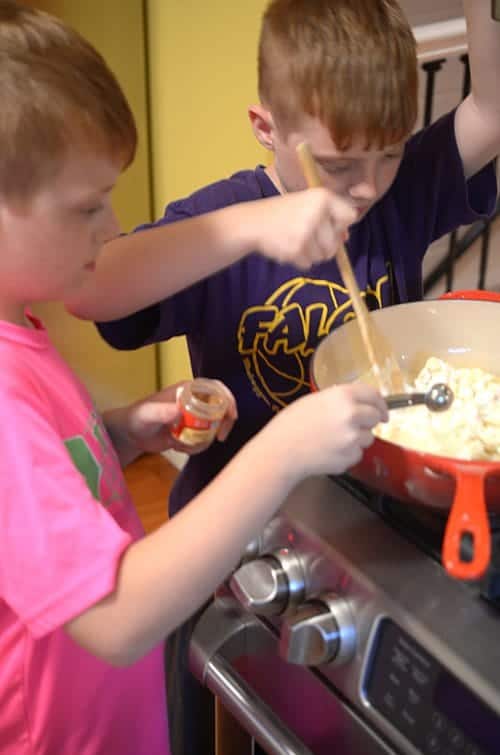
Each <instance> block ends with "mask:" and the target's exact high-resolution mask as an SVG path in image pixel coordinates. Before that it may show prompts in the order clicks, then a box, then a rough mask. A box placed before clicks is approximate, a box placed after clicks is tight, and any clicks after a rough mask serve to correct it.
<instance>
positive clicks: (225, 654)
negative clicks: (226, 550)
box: [190, 597, 396, 755]
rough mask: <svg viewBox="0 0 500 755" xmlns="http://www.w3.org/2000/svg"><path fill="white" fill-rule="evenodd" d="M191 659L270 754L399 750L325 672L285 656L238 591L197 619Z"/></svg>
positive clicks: (354, 754) (370, 754)
mask: <svg viewBox="0 0 500 755" xmlns="http://www.w3.org/2000/svg"><path fill="white" fill-rule="evenodd" d="M190 667H191V671H192V672H193V673H194V675H195V676H196V677H197V678H198V679H199V680H200V681H201V682H202V683H203V684H205V685H206V686H207V687H208V688H209V689H210V690H211V691H212V693H213V694H214V695H215V696H216V697H217V698H218V699H219V701H220V702H221V704H222V705H223V706H224V708H225V709H226V710H228V711H229V712H230V713H231V714H232V715H233V716H234V717H235V719H236V720H237V721H238V722H239V724H240V725H241V726H242V728H243V729H244V730H245V731H246V732H248V734H249V735H250V737H252V738H253V739H254V740H255V741H256V742H258V743H259V745H260V746H261V747H262V748H263V749H264V751H265V752H266V753H268V755H335V754H336V753H338V754H339V755H340V754H341V755H360V753H363V755H396V751H395V750H394V749H392V748H391V747H390V746H389V745H388V744H386V743H385V742H384V741H383V740H382V739H381V738H380V737H379V735H378V734H377V733H376V732H375V731H373V730H371V729H370V728H369V727H368V726H367V725H366V724H365V722H364V721H363V720H362V719H361V718H360V717H359V716H358V715H357V714H356V712H355V711H353V710H352V709H351V708H349V707H348V706H346V705H345V704H344V702H343V701H342V700H341V698H340V697H339V696H338V693H337V692H336V691H335V690H334V689H333V687H332V686H331V685H330V684H329V683H328V681H327V680H326V679H324V678H322V677H321V675H320V674H319V673H317V672H316V671H314V670H312V669H310V668H307V667H302V666H296V665H291V664H289V663H286V662H285V661H284V660H282V659H281V657H280V656H279V653H278V639H277V637H276V635H275V634H274V633H273V632H272V631H271V630H270V629H269V628H268V627H267V625H265V624H264V623H263V622H262V621H260V620H259V619H257V618H256V617H255V616H253V615H251V614H248V613H246V612H244V611H243V610H242V609H241V608H240V607H239V605H238V603H237V602H236V601H235V600H233V599H232V598H230V597H223V598H217V599H216V600H215V601H214V602H213V603H212V604H211V605H210V606H209V607H208V608H207V610H206V611H205V613H204V614H203V615H202V617H201V618H200V620H199V622H198V623H197V625H196V627H195V630H194V632H193V636H192V639H191V645H190Z"/></svg>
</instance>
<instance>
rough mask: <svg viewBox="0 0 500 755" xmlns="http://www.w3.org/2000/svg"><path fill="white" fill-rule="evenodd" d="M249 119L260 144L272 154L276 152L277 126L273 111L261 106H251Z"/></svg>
mask: <svg viewBox="0 0 500 755" xmlns="http://www.w3.org/2000/svg"><path fill="white" fill-rule="evenodd" d="M248 117H249V118H250V124H251V126H252V131H253V132H254V134H255V138H256V139H257V141H258V142H259V144H261V145H262V146H263V147H264V149H268V150H270V151H271V152H272V151H273V150H274V131H275V125H274V119H273V116H272V114H271V111H270V110H268V109H267V108H266V107H264V105H261V104H258V105H250V107H249V108H248Z"/></svg>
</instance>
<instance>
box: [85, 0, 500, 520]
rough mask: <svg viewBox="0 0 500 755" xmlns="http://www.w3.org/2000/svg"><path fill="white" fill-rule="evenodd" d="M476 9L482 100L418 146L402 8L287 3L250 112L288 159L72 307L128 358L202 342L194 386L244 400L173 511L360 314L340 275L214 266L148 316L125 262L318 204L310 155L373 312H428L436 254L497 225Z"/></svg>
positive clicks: (220, 190) (495, 38)
mask: <svg viewBox="0 0 500 755" xmlns="http://www.w3.org/2000/svg"><path fill="white" fill-rule="evenodd" d="M464 5H465V12H466V17H467V22H468V41H469V55H470V63H471V73H472V88H471V93H470V95H469V96H468V97H467V99H466V100H465V101H464V102H462V103H461V104H460V105H459V107H458V108H457V109H456V110H454V111H453V112H451V113H449V114H448V115H446V116H444V117H443V118H442V119H440V120H439V121H438V122H437V123H435V124H433V125H432V126H430V127H429V128H427V129H424V130H423V131H420V132H418V133H417V134H415V135H414V136H410V134H411V133H412V130H413V128H414V125H415V121H416V117H417V61H416V50H415V41H414V38H413V35H412V32H411V29H410V28H409V26H408V24H407V22H406V19H405V18H404V16H403V14H402V11H401V9H400V8H399V5H398V3H397V1H396V0H371V1H370V2H366V0H272V1H271V2H270V4H269V6H268V8H267V11H266V13H265V15H264V19H263V25H262V31H261V36H260V44H259V95H260V103H259V104H257V105H254V106H252V107H250V109H249V115H250V120H251V123H252V127H253V130H254V133H255V135H256V138H257V139H258V141H259V142H260V143H261V144H262V145H263V146H264V147H265V148H267V149H268V150H270V151H271V152H272V153H273V160H272V163H271V165H270V166H269V167H267V168H263V167H260V166H259V167H257V168H256V169H255V170H247V171H242V172H240V173H237V174H235V175H234V176H232V177H231V178H229V179H226V180H222V181H219V182H217V183H215V184H212V185H210V186H207V187H205V188H202V189H200V190H199V191H196V192H195V193H194V194H192V195H191V196H190V197H187V198H186V199H182V200H179V201H176V202H172V203H171V204H170V205H169V206H168V207H167V208H166V211H165V215H164V217H163V218H161V219H160V220H159V221H158V222H157V223H155V224H153V226H143V227H142V229H146V228H148V229H151V228H153V230H148V231H147V232H146V233H138V234H135V235H134V236H131V237H128V238H126V239H122V240H120V241H118V242H114V243H113V244H111V245H110V248H109V252H110V255H109V257H110V260H111V259H112V257H113V253H114V256H115V259H116V260H120V261H121V262H122V268H121V270H119V269H118V266H115V265H112V264H110V266H109V268H108V270H109V273H110V285H111V281H113V282H114V283H117V281H118V283H117V288H116V291H117V293H116V295H115V296H114V298H112V297H110V298H106V301H105V302H100V303H99V302H96V301H95V298H94V299H93V297H92V294H91V293H89V298H88V299H87V300H84V299H81V300H80V301H78V302H73V303H72V305H71V306H72V308H73V310H74V311H75V312H76V313H81V314H84V315H85V316H88V317H92V318H93V319H97V320H100V321H101V322H100V323H99V325H98V327H99V330H100V332H101V334H102V336H103V337H104V338H105V339H106V340H107V341H108V343H110V344H111V345H113V346H114V347H116V348H120V349H135V348H139V347H140V346H142V345H144V344H150V343H155V342H159V341H163V340H167V339H168V338H171V337H172V336H177V335H186V336H187V342H188V347H189V352H190V357H191V363H192V368H193V372H194V374H195V375H203V376H207V377H218V378H220V379H222V380H224V382H226V383H227V385H228V386H229V387H230V388H231V390H232V391H233V393H234V395H235V397H236V400H237V403H238V412H239V421H238V423H237V424H236V425H235V428H234V429H233V431H232V433H231V435H230V436H229V438H228V439H227V440H226V442H225V443H224V444H215V445H214V446H212V447H211V448H210V449H209V450H208V451H207V453H205V454H203V455H200V456H194V457H191V458H190V459H189V461H188V463H187V465H186V466H185V468H184V470H183V471H182V473H181V474H180V476H179V478H178V480H177V482H176V485H175V487H174V490H173V492H172V495H171V498H170V513H171V514H174V513H176V512H177V511H179V510H180V509H181V508H182V507H183V506H184V504H185V503H186V502H187V501H188V500H189V499H190V498H191V497H192V496H193V494H195V493H196V492H197V491H198V490H200V489H201V488H202V487H203V486H204V485H206V484H207V483H208V482H209V481H210V479H212V477H213V476H214V474H215V473H216V471H217V469H221V468H222V467H223V466H224V465H225V464H226V463H227V462H228V461H229V459H230V458H231V457H232V456H233V455H234V453H235V452H236V451H237V449H238V448H240V446H241V445H242V444H243V443H244V442H245V441H246V440H248V438H250V437H251V436H252V435H254V434H255V432H257V431H258V430H259V428H261V427H262V426H263V425H264V424H265V423H266V422H268V420H269V419H270V418H271V417H272V416H273V415H274V414H275V413H276V412H277V411H279V410H280V409H281V408H282V407H284V406H286V405H287V404H289V403H290V402H291V401H293V400H295V399H296V398H298V397H299V396H302V395H303V394H305V393H307V392H308V391H309V374H308V372H309V360H310V357H311V354H312V353H313V351H314V348H315V346H316V345H317V343H318V342H319V340H320V339H321V338H322V337H323V336H324V335H326V334H327V333H329V332H330V331H331V330H332V329H333V328H335V327H338V326H339V325H341V324H342V323H343V322H345V321H346V320H347V319H349V318H351V317H353V312H352V307H351V302H350V301H349V297H348V295H347V292H346V290H345V287H344V286H343V283H342V280H341V278H340V275H339V271H338V268H337V265H336V262H335V260H332V261H329V262H326V263H321V264H318V265H315V266H314V267H313V268H312V269H311V270H309V271H308V272H307V274H304V273H303V272H301V271H300V270H297V268H296V267H294V266H293V264H277V263H276V262H274V261H271V260H267V259H264V258H262V257H261V256H259V255H258V254H251V255H249V256H248V257H246V258H245V259H243V260H242V261H240V262H238V263H236V264H229V265H228V266H226V267H225V269H222V270H221V271H220V272H217V273H215V274H212V275H209V274H208V273H209V272H212V270H213V269H214V268H215V263H213V262H212V264H213V267H212V269H211V270H210V271H208V272H207V277H206V278H205V279H204V280H202V281H201V282H200V283H194V281H193V280H192V279H191V280H186V281H185V289H184V290H183V291H182V292H181V293H179V294H176V295H174V296H170V293H171V292H170V290H169V289H168V287H167V286H164V287H163V289H162V290H159V289H161V286H160V284H156V283H155V287H154V291H150V295H148V289H149V288H150V287H151V284H150V283H149V282H148V281H146V280H145V277H146V276H145V275H143V279H142V281H141V285H140V286H139V283H138V278H137V277H135V278H134V284H135V287H136V289H137V287H138V286H139V288H140V290H141V295H142V301H144V300H147V299H148V298H149V303H150V304H151V306H149V307H146V308H142V309H140V307H139V306H137V293H136V291H135V292H133V291H128V289H129V288H130V286H128V287H127V286H126V282H125V283H124V288H122V289H121V285H122V284H121V281H122V280H123V278H124V275H125V271H126V269H127V263H126V259H127V257H126V254H125V253H128V254H129V256H130V258H132V256H133V253H134V252H136V254H137V257H138V258H139V259H140V258H141V256H142V257H143V258H144V259H147V260H149V259H151V257H152V255H153V251H154V250H156V252H157V254H158V258H159V259H161V257H162V253H161V232H162V226H163V225H165V224H169V223H171V222H173V221H177V220H178V219H180V218H186V217H192V216H197V215H200V214H203V213H205V212H207V211H209V210H213V209H217V208H221V207H224V206H227V205H231V204H235V203H240V202H246V201H249V200H253V199H259V198H265V197H271V196H274V195H277V194H280V193H288V192H294V191H297V190H299V189H301V188H303V187H304V178H303V176H302V172H301V170H300V166H299V163H298V161H297V156H296V152H295V148H296V146H297V144H298V143H299V142H301V141H303V140H307V141H308V142H309V144H310V146H311V149H312V152H313V154H314V156H315V158H316V161H317V162H318V164H319V167H320V172H321V176H322V178H323V180H324V182H325V184H326V185H327V186H329V187H330V188H331V189H333V190H334V191H335V192H337V193H338V194H339V195H341V196H342V197H344V198H345V199H347V201H348V202H349V203H350V205H351V206H352V207H353V208H354V210H355V212H356V216H357V217H356V222H355V223H354V224H353V225H352V227H351V229H350V235H349V239H348V241H347V249H348V253H349V256H350V258H351V262H352V265H353V268H354V271H355V274H356V277H357V280H358V283H359V285H360V288H361V289H362V291H363V292H364V293H365V296H366V302H367V304H368V307H369V308H370V309H376V308H378V307H382V306H388V305H392V304H396V303H398V302H403V301H411V300H415V299H418V298H420V297H421V295H422V272H421V271H422V260H423V257H424V255H425V252H426V250H427V248H428V246H429V245H430V244H431V243H432V242H433V241H434V240H435V239H437V238H439V237H440V236H442V235H443V234H446V233H448V232H449V231H451V230H452V229H454V228H456V227H458V226H460V225H462V224H467V223H471V222H472V221H473V220H475V219H476V218H478V217H481V216H484V215H487V214H488V213H490V212H491V211H492V209H493V207H494V202H495V197H496V179H495V173H494V170H493V166H492V164H491V161H492V160H493V158H494V157H495V156H496V155H497V154H498V152H499V149H500V89H499V87H498V78H499V76H500V25H499V24H495V23H494V22H492V20H491V17H490V3H489V1H488V0H465V3H464ZM112 247H114V250H113V249H112ZM123 260H125V262H123ZM201 262H202V264H207V262H206V260H203V261H201ZM223 264H224V262H223ZM136 265H137V266H136V268H135V270H137V269H138V267H139V263H136ZM158 265H159V262H158ZM146 268H147V265H146V264H145V267H144V269H146ZM192 283H193V285H191V284H192ZM120 289H121V290H120ZM124 315H128V316H125V317H124ZM111 318H120V319H114V320H113V321H110V322H109V320H110V319H111ZM105 320H108V322H104V321H105Z"/></svg>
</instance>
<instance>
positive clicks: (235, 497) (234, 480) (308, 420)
mask: <svg viewBox="0 0 500 755" xmlns="http://www.w3.org/2000/svg"><path fill="white" fill-rule="evenodd" d="M386 419H387V408H386V405H385V402H384V400H383V398H382V396H380V394H378V393H377V392H376V391H375V390H374V389H373V388H372V387H370V386H368V385H363V384H361V383H358V384H351V385H345V386H335V387H333V388H330V389H325V390H324V391H320V392H318V393H315V394H313V395H308V396H305V397H303V398H301V399H298V400H297V401H295V402H294V403H293V404H292V405H290V406H289V407H287V408H286V409H284V410H283V411H282V412H280V413H279V414H278V415H277V416H276V417H275V418H274V419H272V420H271V422H269V423H268V424H267V425H266V427H265V428H264V429H263V430H261V432H260V433H258V435H256V436H254V438H252V440H251V441H249V443H247V444H246V446H245V447H244V448H243V449H242V450H241V451H240V452H239V453H238V454H236V456H235V457H234V458H233V459H232V460H231V461H230V462H229V464H228V465H227V466H226V467H225V468H224V469H223V470H222V472H221V473H220V474H219V475H218V476H217V477H216V478H215V479H214V480H213V481H212V482H211V483H210V484H209V485H208V486H207V487H206V488H205V489H204V490H203V491H202V492H201V493H199V494H198V495H197V496H196V497H195V499H194V500H193V501H192V502H191V503H190V504H189V505H188V506H186V507H185V508H184V509H183V510H182V511H180V512H179V513H178V514H176V515H175V517H173V518H172V519H171V520H170V521H169V522H167V523H166V524H165V525H163V526H162V527H160V528H159V529H158V530H156V531H155V532H154V533H152V534H151V535H148V536H147V537H145V538H144V539H142V540H140V541H138V542H136V543H133V544H132V545H131V546H130V547H129V548H128V549H127V550H126V552H125V553H124V555H123V557H122V559H121V563H120V564H119V567H118V574H117V581H116V586H115V589H114V591H113V593H111V594H110V595H108V597H106V598H104V599H103V600H101V601H99V602H98V603H96V604H95V605H94V606H93V607H92V608H90V609H88V610H86V611H85V612H84V613H82V614H81V615H80V616H78V617H77V618H75V619H73V620H72V621H70V622H69V623H68V624H67V625H66V629H67V630H68V632H69V633H70V634H71V636H72V637H73V638H74V639H75V640H76V641H77V642H78V643H79V644H81V645H83V646H84V647H86V648H87V649H88V650H90V651H91V652H93V653H95V654H96V655H99V656H103V657H104V658H106V659H107V660H108V661H110V662H112V663H115V664H118V665H122V664H127V663H131V662H133V661H134V660H136V659H138V658H139V657H141V656H142V655H143V654H144V653H146V652H147V651H148V650H149V649H150V648H151V647H153V646H154V645H156V644H158V643H159V642H160V641H161V640H162V639H163V638H164V637H165V636H166V635H167V634H168V633H169V632H171V631H172V630H173V629H174V628H175V627H176V626H178V625H179V624H181V623H182V622H183V621H184V620H185V619H186V618H187V617H188V616H190V615H191V614H192V613H193V612H194V611H195V609H196V608H197V607H199V606H200V605H202V603H203V602H204V601H205V600H206V599H207V598H208V597H209V596H210V594H211V593H212V592H213V590H214V589H215V587H216V586H217V584H220V582H221V581H222V580H223V579H224V578H225V577H226V576H227V574H228V572H229V571H230V570H231V568H232V567H234V565H235V564H236V563H237V561H238V559H239V557H240V555H241V553H242V552H243V549H244V547H245V545H246V544H247V543H248V541H249V540H251V539H252V537H255V535H256V534H257V533H258V532H259V531H261V529H262V527H263V526H264V525H265V523H266V522H267V521H268V520H269V518H270V517H271V516H272V515H273V514H274V512H275V511H276V509H277V508H278V506H279V505H280V504H281V503H282V501H283V500H284V498H285V497H286V495H287V494H288V492H289V491H290V490H291V489H292V488H293V487H294V486H295V484H296V483H297V482H298V481H299V480H300V479H302V478H304V477H306V476H308V475H313V474H323V473H326V472H330V473H332V474H339V473H341V472H344V471H345V470H346V469H348V468H349V467H351V466H352V465H353V464H355V463H357V462H358V461H359V459H360V458H361V455H362V451H363V449H364V448H366V447H367V446H368V445H370V444H371V442H372V441H373V435H372V433H371V428H373V427H374V426H375V424H377V423H378V422H379V421H382V420H386Z"/></svg>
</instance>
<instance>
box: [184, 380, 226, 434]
mask: <svg viewBox="0 0 500 755" xmlns="http://www.w3.org/2000/svg"><path fill="white" fill-rule="evenodd" d="M177 401H178V403H179V406H180V409H181V412H182V417H181V419H180V420H179V422H177V424H175V425H174V426H173V427H172V430H171V432H172V435H173V436H174V437H175V438H178V439H179V440H180V441H181V443H184V444H185V445H186V446H196V445H198V444H200V443H211V442H212V441H213V439H214V438H215V434H216V432H217V428H218V427H219V425H220V422H221V420H222V418H223V417H224V414H225V413H226V410H227V406H228V400H227V396H226V394H225V392H224V390H223V389H222V388H221V386H220V384H219V383H218V382H217V381H216V380H208V379H206V378H196V379H195V380H192V381H191V382H190V383H186V385H184V386H183V387H182V388H181V389H180V391H179V393H178V394H177Z"/></svg>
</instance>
